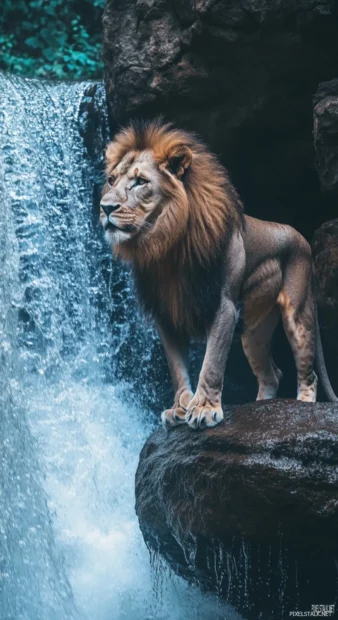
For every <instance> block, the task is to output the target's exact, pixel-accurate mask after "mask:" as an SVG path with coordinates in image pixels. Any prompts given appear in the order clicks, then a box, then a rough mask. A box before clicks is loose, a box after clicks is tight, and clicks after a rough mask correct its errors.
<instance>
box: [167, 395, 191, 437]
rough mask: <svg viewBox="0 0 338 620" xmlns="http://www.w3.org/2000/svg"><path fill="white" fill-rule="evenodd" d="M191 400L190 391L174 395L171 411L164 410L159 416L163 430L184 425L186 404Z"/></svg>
mask: <svg viewBox="0 0 338 620" xmlns="http://www.w3.org/2000/svg"><path fill="white" fill-rule="evenodd" d="M191 399H192V392H190V390H184V391H183V392H181V393H179V394H176V397H175V403H174V405H173V407H172V409H166V410H165V411H163V412H162V414H161V420H162V424H163V426H164V428H165V429H167V430H168V429H170V428H172V427H173V426H178V424H185V422H186V419H185V416H186V413H187V407H188V403H189V402H190V401H191Z"/></svg>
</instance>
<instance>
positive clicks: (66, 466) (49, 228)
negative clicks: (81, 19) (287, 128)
mask: <svg viewBox="0 0 338 620" xmlns="http://www.w3.org/2000/svg"><path fill="white" fill-rule="evenodd" d="M0 94H1V103H2V105H1V111H0V193H1V200H0V218H1V226H0V256H1V272H2V279H1V282H0V354H1V375H0V403H1V410H0V415H1V431H0V445H1V470H0V479H1V488H0V534H1V538H0V609H1V618H2V620H64V619H67V620H71V619H73V618H74V619H79V620H108V619H109V620H122V619H126V620H134V619H135V620H136V619H137V620H151V619H153V620H169V619H170V620H180V619H181V618H187V619H188V620H190V619H191V620H194V619H202V618H206V617H212V618H213V619H216V618H225V617H226V618H229V617H230V616H229V611H228V610H227V609H224V608H223V607H222V606H221V604H220V603H219V602H218V601H217V600H215V599H211V598H209V597H207V596H206V595H203V596H202V595H201V594H199V593H198V591H197V590H196V589H195V588H193V587H192V586H188V585H187V584H185V583H184V582H183V581H181V580H180V579H179V578H178V577H174V576H173V575H172V574H171V573H170V571H169V569H168V568H166V567H165V566H163V565H162V564H161V562H160V560H158V559H157V560H155V562H154V563H153V564H152V565H151V563H150V560H149V554H148V551H147V549H146V548H145V545H144V543H143V540H142V537H141V534H140V532H139V528H138V523H137V519H136V516H135V513H134V474H135V469H136V465H137V460H138V454H139V451H140V449H141V447H142V444H143V442H144V441H145V439H146V437H147V435H148V434H149V433H150V431H151V430H152V428H153V427H154V424H158V423H159V422H158V418H157V417H154V415H153V411H155V410H156V406H157V404H156V403H159V402H161V401H163V395H164V393H165V392H166V390H167V388H168V379H167V371H166V367H165V363H164V361H163V356H162V353H161V350H160V347H159V343H158V339H157V337H156V335H155V334H154V332H153V330H152V328H151V327H150V326H148V325H146V324H145V323H144V321H143V319H142V317H141V316H140V314H139V311H138V306H137V303H136V301H135V299H134V295H133V288H132V284H131V279H130V275H129V271H128V269H126V268H125V267H122V266H120V265H118V264H116V263H115V262H114V261H113V259H112V257H111V256H110V252H109V251H108V248H107V247H105V245H104V243H103V240H102V234H101V230H100V227H99V225H98V209H97V205H98V196H99V194H100V188H101V184H102V169H103V151H104V144H105V143H106V142H107V139H108V123H107V117H106V105H105V96H104V90H103V87H102V86H101V85H99V84H94V83H71V84H63V83H48V82H42V81H37V80H25V79H21V78H16V77H15V78H14V77H11V76H5V75H0ZM164 377H165V379H164ZM150 404H152V407H150ZM150 409H152V411H150ZM233 617H234V615H233V614H232V615H231V618H233Z"/></svg>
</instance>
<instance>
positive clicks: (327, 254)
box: [312, 108, 338, 392]
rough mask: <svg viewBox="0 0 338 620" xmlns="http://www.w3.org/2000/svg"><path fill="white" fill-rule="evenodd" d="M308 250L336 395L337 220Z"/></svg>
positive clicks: (320, 232) (322, 230) (321, 230)
mask: <svg viewBox="0 0 338 620" xmlns="http://www.w3.org/2000/svg"><path fill="white" fill-rule="evenodd" d="M337 109H338V108H337ZM337 120H338V117H337ZM337 129H338V125H337ZM337 154H338V151H337ZM337 163H338V160H337ZM337 174H338V167H337ZM312 251H313V257H314V261H315V269H316V288H317V301H318V311H319V320H320V326H321V334H322V340H323V345H324V353H325V358H326V362H327V366H328V369H329V374H330V379H331V381H332V384H333V387H334V389H335V390H336V392H338V364H337V360H338V219H335V220H332V221H330V222H325V224H323V225H322V226H321V227H320V228H319V229H318V230H317V231H316V233H315V235H314V238H313V242H312Z"/></svg>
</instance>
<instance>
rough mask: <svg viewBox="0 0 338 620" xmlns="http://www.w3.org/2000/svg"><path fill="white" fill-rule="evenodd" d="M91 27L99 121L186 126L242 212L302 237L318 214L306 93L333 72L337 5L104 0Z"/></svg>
mask: <svg viewBox="0 0 338 620" xmlns="http://www.w3.org/2000/svg"><path fill="white" fill-rule="evenodd" d="M103 24H104V61H105V72H106V73H105V75H106V88H107V93H108V102H109V106H110V111H111V117H112V118H114V119H115V120H117V122H119V123H124V122H126V121H127V120H128V119H129V118H130V117H144V118H151V117H153V116H155V115H158V114H164V116H165V117H166V118H168V119H172V120H175V121H176V122H177V123H179V124H180V125H183V126H184V127H187V128H188V129H193V130H195V131H198V132H199V133H200V134H201V135H202V137H203V138H204V139H205V140H206V141H207V143H208V144H210V146H211V147H212V148H213V149H214V150H215V151H216V152H217V154H219V155H220V157H221V159H222V161H223V163H224V164H225V165H226V166H227V167H228V169H229V170H230V173H231V175H232V177H233V180H234V182H235V184H236V185H237V187H238V189H239V190H240V193H241V195H242V197H243V198H244V201H245V205H246V210H247V211H248V212H249V213H250V214H252V215H257V216H258V217H263V218H266V219H277V220H280V221H284V222H287V223H290V224H293V225H295V226H296V227H297V228H299V229H300V230H301V231H302V232H303V233H305V234H307V235H308V236H309V237H310V235H311V234H312V233H313V231H314V229H315V228H317V227H318V226H319V225H320V223H321V221H323V219H321V218H323V215H324V214H323V211H322V209H320V208H319V205H320V204H321V202H320V194H319V184H318V180H317V177H316V172H315V166H314V156H313V140H312V105H311V100H312V96H313V93H314V92H315V91H316V89H317V86H318V83H319V82H322V81H323V80H328V79H331V78H332V77H334V76H335V75H336V72H337V67H336V59H337V54H338V38H337V36H336V34H337V27H338V5H337V3H336V2H335V1H334V0H320V1H311V2H310V1H309V0H296V1H294V2H290V0H271V1H267V0H244V1H242V2H240V3H239V2H238V1H237V0H228V1H225V0H213V1H210V0H198V1H192V0H107V3H106V8H105V12H104V19H103ZM302 205H306V210H307V217H306V219H305V218H304V217H303V213H302V212H301V211H302V209H301V206H302ZM326 219H328V218H326ZM312 226H313V228H312Z"/></svg>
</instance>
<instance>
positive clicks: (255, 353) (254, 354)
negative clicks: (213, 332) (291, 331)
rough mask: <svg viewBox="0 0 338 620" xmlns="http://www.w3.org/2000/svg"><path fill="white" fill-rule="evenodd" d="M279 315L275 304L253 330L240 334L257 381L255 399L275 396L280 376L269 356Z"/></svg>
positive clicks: (280, 373) (280, 372) (279, 371)
mask: <svg viewBox="0 0 338 620" xmlns="http://www.w3.org/2000/svg"><path fill="white" fill-rule="evenodd" d="M279 317H280V310H279V308H278V307H277V306H275V307H274V308H273V309H272V310H271V312H270V313H269V314H268V316H267V317H266V318H265V319H263V321H262V322H261V323H260V324H259V325H258V326H257V327H256V328H255V329H254V330H246V331H245V332H244V334H243V335H242V345H243V350H244V353H245V355H246V357H247V360H248V362H249V364H250V366H251V368H252V371H253V373H254V375H255V377H256V379H257V381H258V394H257V400H265V399H268V398H275V397H276V394H277V390H278V387H279V382H280V380H281V378H282V371H281V370H279V368H277V366H276V364H275V362H274V361H273V359H272V356H271V340H272V336H273V333H274V331H275V329H276V326H277V323H278V320H279Z"/></svg>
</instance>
